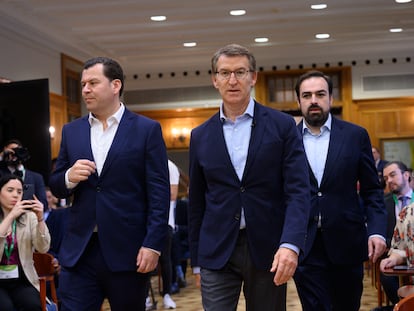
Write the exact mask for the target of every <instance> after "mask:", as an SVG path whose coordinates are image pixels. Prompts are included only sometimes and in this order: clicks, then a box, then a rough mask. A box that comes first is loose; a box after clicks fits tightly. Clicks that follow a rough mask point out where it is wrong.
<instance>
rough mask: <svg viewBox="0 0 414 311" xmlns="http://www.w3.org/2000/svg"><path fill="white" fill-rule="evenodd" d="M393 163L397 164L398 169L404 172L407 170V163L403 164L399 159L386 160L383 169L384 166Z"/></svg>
mask: <svg viewBox="0 0 414 311" xmlns="http://www.w3.org/2000/svg"><path fill="white" fill-rule="evenodd" d="M393 164H395V165H397V166H398V168H399V169H400V171H401V172H402V173H404V172H408V167H407V165H405V164H404V163H403V162H401V161H390V162H387V163H386V164H385V165H384V169H385V168H386V167H388V166H390V165H393Z"/></svg>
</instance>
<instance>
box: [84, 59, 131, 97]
mask: <svg viewBox="0 0 414 311" xmlns="http://www.w3.org/2000/svg"><path fill="white" fill-rule="evenodd" d="M96 64H102V65H103V67H104V68H103V74H104V76H105V77H107V78H108V79H109V81H113V80H115V79H118V80H120V81H121V89H120V90H119V96H120V97H121V96H122V92H123V91H124V80H125V76H124V71H123V70H122V67H121V65H120V64H119V63H118V62H117V61H115V60H113V59H112V58H109V57H94V58H91V59H88V60H87V61H86V62H85V64H84V65H83V69H84V70H85V69H88V68H90V67H92V66H95V65H96Z"/></svg>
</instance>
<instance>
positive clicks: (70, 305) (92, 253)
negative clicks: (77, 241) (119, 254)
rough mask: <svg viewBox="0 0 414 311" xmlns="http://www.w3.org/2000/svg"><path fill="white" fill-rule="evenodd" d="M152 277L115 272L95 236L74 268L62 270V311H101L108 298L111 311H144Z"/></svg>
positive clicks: (130, 272) (60, 290) (60, 283)
mask: <svg viewBox="0 0 414 311" xmlns="http://www.w3.org/2000/svg"><path fill="white" fill-rule="evenodd" d="M148 279H149V274H141V273H137V272H136V271H126V272H112V271H110V270H109V268H108V266H107V265H106V263H105V260H104V258H103V255H102V252H101V248H100V245H99V240H98V235H97V234H95V233H94V234H93V235H92V238H91V240H90V241H89V244H88V246H87V248H86V250H85V252H84V254H83V255H82V257H81V258H80V260H79V262H78V263H77V265H76V266H75V267H72V268H68V267H62V270H61V274H60V280H59V289H58V290H59V292H60V298H61V300H62V308H61V309H60V310H61V311H99V310H100V309H101V306H102V303H103V300H104V298H108V301H109V304H110V306H111V310H112V311H125V310H128V311H144V310H145V298H146V296H147V292H146V285H147V282H148Z"/></svg>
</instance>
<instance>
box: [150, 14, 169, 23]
mask: <svg viewBox="0 0 414 311" xmlns="http://www.w3.org/2000/svg"><path fill="white" fill-rule="evenodd" d="M166 19H167V17H166V16H164V15H157V16H151V20H152V21H154V22H162V21H165V20H166Z"/></svg>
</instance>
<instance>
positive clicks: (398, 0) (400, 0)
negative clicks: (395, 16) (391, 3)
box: [395, 0, 411, 3]
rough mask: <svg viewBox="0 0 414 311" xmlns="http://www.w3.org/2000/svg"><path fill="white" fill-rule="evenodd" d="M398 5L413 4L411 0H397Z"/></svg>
mask: <svg viewBox="0 0 414 311" xmlns="http://www.w3.org/2000/svg"><path fill="white" fill-rule="evenodd" d="M395 2H397V3H408V2H411V0H395Z"/></svg>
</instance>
